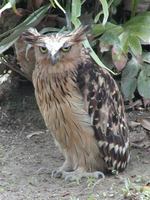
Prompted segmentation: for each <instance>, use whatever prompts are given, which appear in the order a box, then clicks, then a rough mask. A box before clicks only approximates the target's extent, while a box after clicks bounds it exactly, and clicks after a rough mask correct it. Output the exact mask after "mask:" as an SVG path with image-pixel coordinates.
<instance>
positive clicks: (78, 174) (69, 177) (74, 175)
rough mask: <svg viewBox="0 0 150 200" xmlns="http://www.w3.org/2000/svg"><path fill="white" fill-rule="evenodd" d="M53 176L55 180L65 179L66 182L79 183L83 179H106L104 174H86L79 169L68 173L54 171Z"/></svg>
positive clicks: (98, 172) (97, 172)
mask: <svg viewBox="0 0 150 200" xmlns="http://www.w3.org/2000/svg"><path fill="white" fill-rule="evenodd" d="M52 176H53V177H55V178H63V179H65V181H78V180H81V179H83V178H88V177H93V178H95V179H100V178H103V179H104V178H105V175H104V174H103V172H100V171H95V172H86V171H83V170H81V169H77V170H75V171H71V172H66V171H59V170H58V171H54V172H53V173H52Z"/></svg>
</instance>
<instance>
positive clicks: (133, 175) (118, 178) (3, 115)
mask: <svg viewBox="0 0 150 200" xmlns="http://www.w3.org/2000/svg"><path fill="white" fill-rule="evenodd" d="M29 87H30V88H31V89H30V90H29ZM131 114H133V116H134V117H135V115H136V114H135V113H131ZM147 114H148V115H149V113H147ZM148 134H149V133H146V131H145V130H144V129H143V128H142V127H135V128H133V129H132V131H131V132H130V137H131V140H132V141H134V142H135V143H136V145H135V146H137V148H135V147H132V148H131V153H132V157H131V162H130V164H129V166H128V168H127V169H126V171H125V172H123V173H121V174H119V175H114V176H106V178H105V179H104V180H98V181H97V180H94V179H92V178H89V179H86V180H82V181H77V182H72V183H68V182H65V181H64V180H62V179H54V178H51V172H52V170H54V169H55V168H57V167H59V166H60V165H61V164H62V163H63V157H62V155H61V154H60V153H59V151H58V149H57V148H56V147H55V145H54V142H53V139H52V137H51V135H50V133H48V131H46V128H45V125H44V123H43V120H42V118H41V115H40V113H39V111H38V108H37V105H36V102H35V98H34V94H33V88H32V87H31V86H29V85H28V84H27V85H25V84H22V85H21V86H19V88H18V89H16V91H13V93H12V94H11V95H10V96H9V98H8V99H7V100H6V101H4V102H1V104H0V200H34V199H35V200H49V199H52V200H97V199H101V200H106V199H108V200H109V199H115V200H123V199H125V197H126V199H130V200H132V199H133V200H140V199H141V200H149V199H150V148H148V142H149V138H148V136H147V135H148Z"/></svg>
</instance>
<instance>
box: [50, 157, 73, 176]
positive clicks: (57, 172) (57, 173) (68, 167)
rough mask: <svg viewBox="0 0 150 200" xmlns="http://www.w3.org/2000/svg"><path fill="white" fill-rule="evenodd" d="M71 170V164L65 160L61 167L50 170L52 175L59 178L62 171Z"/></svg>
mask: <svg viewBox="0 0 150 200" xmlns="http://www.w3.org/2000/svg"><path fill="white" fill-rule="evenodd" d="M71 171H72V166H71V165H70V164H69V163H68V162H67V161H65V162H64V164H63V165H62V167H60V168H58V169H55V170H53V171H52V177H54V178H61V177H62V174H63V173H65V172H66V173H67V172H68V173H69V172H71Z"/></svg>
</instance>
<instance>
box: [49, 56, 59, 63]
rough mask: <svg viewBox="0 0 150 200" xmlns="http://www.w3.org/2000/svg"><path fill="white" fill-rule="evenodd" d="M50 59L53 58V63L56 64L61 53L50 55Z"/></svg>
mask: <svg viewBox="0 0 150 200" xmlns="http://www.w3.org/2000/svg"><path fill="white" fill-rule="evenodd" d="M50 59H51V63H52V65H55V64H56V63H57V62H58V60H59V55H58V53H55V54H54V55H51V56H50Z"/></svg>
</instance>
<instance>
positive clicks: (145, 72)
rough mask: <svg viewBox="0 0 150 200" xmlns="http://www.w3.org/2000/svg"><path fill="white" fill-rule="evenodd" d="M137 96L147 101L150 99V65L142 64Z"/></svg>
mask: <svg viewBox="0 0 150 200" xmlns="http://www.w3.org/2000/svg"><path fill="white" fill-rule="evenodd" d="M138 91H139V94H140V95H141V96H142V97H144V98H146V99H148V98H150V65H149V64H143V68H142V70H141V72H140V74H139V77H138Z"/></svg>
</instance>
